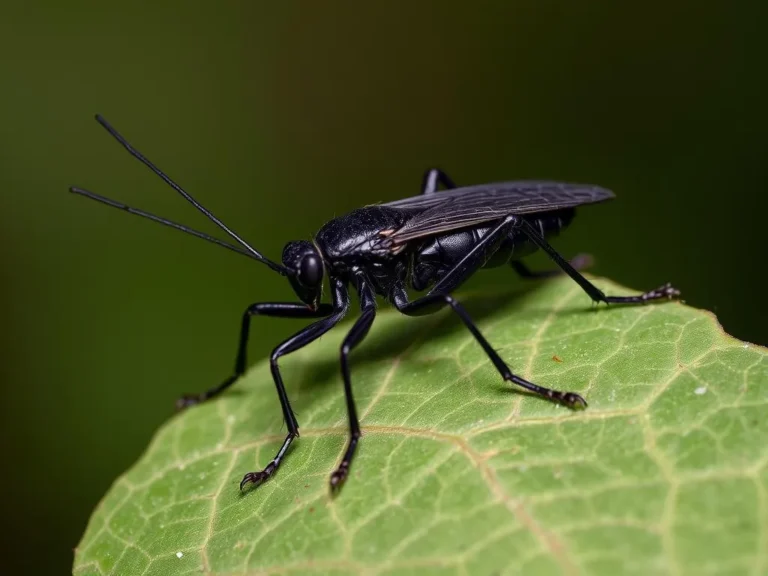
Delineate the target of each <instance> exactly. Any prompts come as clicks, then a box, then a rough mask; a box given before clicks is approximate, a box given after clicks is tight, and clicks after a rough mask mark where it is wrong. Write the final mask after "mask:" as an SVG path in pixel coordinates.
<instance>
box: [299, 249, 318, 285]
mask: <svg viewBox="0 0 768 576" xmlns="http://www.w3.org/2000/svg"><path fill="white" fill-rule="evenodd" d="M322 281H323V263H322V262H321V261H320V258H318V257H317V256H316V255H315V254H307V255H306V256H304V257H303V258H302V259H301V262H300V264H299V282H300V283H301V285H302V286H307V287H310V286H318V285H320V283H321V282H322Z"/></svg>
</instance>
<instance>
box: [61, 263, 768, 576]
mask: <svg viewBox="0 0 768 576" xmlns="http://www.w3.org/2000/svg"><path fill="white" fill-rule="evenodd" d="M596 283H597V284H598V285H599V286H600V287H601V288H602V289H603V290H605V291H606V292H612V293H616V294H626V293H632V291H629V290H627V289H625V288H622V287H619V286H616V285H614V284H612V283H610V282H609V281H607V280H604V279H597V280H596ZM460 299H461V300H462V301H463V302H464V303H465V305H466V307H467V308H468V310H469V311H470V314H471V315H472V316H473V317H474V318H475V320H476V321H477V324H478V326H479V327H480V329H481V331H482V332H483V333H484V334H485V335H486V337H487V338H488V339H489V341H490V342H491V343H492V345H493V346H494V347H495V348H496V349H497V350H499V352H500V354H501V356H502V357H503V358H504V359H505V361H507V362H508V364H509V365H510V367H511V368H512V370H513V371H515V372H516V373H518V374H520V375H521V376H523V377H526V378H529V379H531V380H533V381H534V382H537V383H539V384H541V385H544V386H550V387H553V388H558V389H562V390H570V391H574V392H578V393H580V394H582V395H583V396H584V397H585V398H586V400H587V402H589V408H588V409H587V410H585V411H583V412H572V411H570V410H568V409H567V408H563V407H560V406H555V405H552V404H550V403H548V402H546V401H544V400H542V399H540V398H537V397H533V396H530V395H527V394H525V393H521V392H520V391H518V390H517V389H514V388H513V387H511V386H509V385H507V384H506V383H505V382H503V381H502V380H501V378H500V377H499V375H498V373H497V372H496V371H495V369H494V368H493V366H492V364H491V363H490V362H489V361H488V359H487V358H486V357H485V356H484V354H483V352H482V350H481V348H480V347H479V346H478V345H477V344H476V342H475V341H474V339H473V338H472V336H471V335H470V334H469V333H468V332H467V331H466V330H465V329H464V327H463V325H462V324H461V323H460V322H459V321H458V319H456V318H454V317H453V316H452V315H451V314H450V313H449V311H443V312H441V313H439V314H435V315H433V316H429V317H424V318H418V319H413V318H406V317H402V316H399V315H398V314H396V313H395V312H393V311H391V310H389V309H387V308H383V309H382V310H381V312H380V314H379V316H378V317H377V320H376V322H375V323H374V326H373V328H372V329H371V333H370V335H369V337H368V339H367V340H366V341H365V342H364V343H363V344H362V345H361V346H360V347H359V348H358V349H356V350H355V351H354V352H353V354H352V378H353V383H354V390H355V395H356V401H357V405H358V409H359V414H360V416H361V421H362V424H363V433H364V436H363V439H362V441H361V443H360V445H359V450H358V455H357V457H356V459H355V462H354V464H353V466H352V472H351V475H350V477H349V479H348V481H347V483H346V485H345V486H344V488H343V490H342V491H341V494H340V495H339V496H338V497H336V498H332V497H331V496H330V495H329V491H328V477H329V474H330V472H331V471H332V470H333V469H334V467H335V466H336V465H337V463H338V461H339V459H340V457H341V453H342V452H343V450H344V447H345V443H346V431H347V427H346V413H345V407H344V399H343V392H342V384H341V377H340V373H339V368H338V350H339V346H340V342H341V339H342V338H343V335H344V333H345V329H344V326H346V327H347V328H348V327H349V323H345V324H344V326H342V327H340V328H338V329H336V330H334V331H332V332H331V333H329V334H328V335H326V336H325V337H323V338H322V339H321V340H320V341H318V342H315V343H314V344H312V345H311V346H309V347H307V348H305V349H303V350H301V351H299V352H297V353H295V354H293V355H291V356H289V357H287V358H285V359H284V360H283V361H282V369H283V376H284V380H285V382H286V385H287V388H288V392H289V395H290V397H291V399H292V403H293V406H294V408H295V410H296V412H297V414H298V419H299V422H300V424H301V433H302V436H301V438H300V439H299V440H298V441H297V442H295V443H294V447H293V448H292V450H291V452H290V453H289V454H288V457H287V458H286V459H285V461H284V463H283V465H282V466H281V468H280V469H279V470H278V472H277V473H276V475H275V476H274V477H273V478H272V479H271V480H269V481H268V482H267V483H266V484H264V485H263V486H261V487H260V488H258V489H256V490H251V491H249V492H247V493H245V494H241V493H240V491H239V489H238V483H239V481H240V479H241V478H242V476H243V474H244V473H245V472H248V471H251V470H258V469H261V468H262V467H263V466H264V465H265V464H266V463H267V462H268V461H269V460H270V459H271V458H272V456H273V455H274V453H275V452H276V450H277V449H278V447H279V446H280V443H281V441H282V439H283V434H284V430H285V428H284V426H283V423H282V418H281V412H280V409H279V404H278V401H277V397H276V394H275V391H274V385H273V383H272V379H271V376H270V371H269V367H268V363H266V362H261V363H258V364H257V365H255V366H254V368H253V369H252V370H251V371H250V372H249V373H248V374H247V376H246V377H245V378H244V379H243V380H242V381H241V382H238V384H237V385H236V386H234V387H233V388H232V389H231V391H230V392H228V393H226V394H225V395H223V396H222V397H220V398H217V399H216V400H215V401H211V402H209V403H206V404H204V405H201V406H198V407H195V408H193V409H191V410H188V411H186V412H184V413H182V414H179V415H176V416H174V417H173V418H171V419H170V420H169V422H168V423H167V424H165V425H164V426H163V427H162V428H161V429H160V430H159V431H158V433H157V435H156V436H155V438H154V439H153V440H152V442H151V444H150V446H149V448H148V449H147V451H146V453H145V454H144V455H143V456H142V457H141V458H140V460H139V461H138V462H137V463H136V464H135V466H134V467H133V468H131V469H130V470H129V471H128V472H127V473H126V474H125V475H123V476H122V477H121V478H119V479H118V480H117V481H116V482H115V484H114V485H113V487H112V488H111V489H110V491H109V492H108V493H107V495H106V496H105V497H104V499H103V501H102V502H101V503H100V504H99V506H98V507H97V509H96V510H95V512H94V514H93V516H92V518H91V520H90V522H89V524H88V527H87V530H86V532H85V535H84V536H83V539H82V541H81V542H80V544H79V546H78V548H77V551H76V555H75V564H74V572H75V574H78V575H91V574H94V575H95V574H199V573H201V572H202V573H206V574H232V575H246V574H248V575H250V574H271V573H279V574H296V575H299V574H301V575H304V574H360V573H366V574H382V575H383V574H473V575H474V574H586V573H589V574H607V575H609V574H610V575H613V574H619V573H622V574H643V575H645V574H707V573H711V574H714V573H717V574H731V573H732V574H744V573H753V574H758V573H766V571H768V469H767V468H766V461H767V460H768V418H767V417H766V416H767V415H768V414H767V410H766V408H767V407H768V357H767V356H766V350H765V349H763V348H761V347H759V346H755V345H752V344H746V343H744V342H740V341H738V340H736V339H734V338H732V337H730V336H727V335H725V334H724V333H723V332H722V330H721V328H720V327H719V325H718V324H717V322H716V320H715V319H714V317H713V316H712V315H711V314H709V313H707V312H703V311H700V310H696V309H693V308H690V307H687V306H685V305H683V304H680V303H675V302H671V303H664V304H658V305H647V306H637V307H629V306H627V307H618V306H615V307H610V308H606V307H605V306H601V307H599V308H597V309H594V308H593V307H591V306H590V301H589V299H588V297H587V296H586V295H585V294H584V293H583V292H582V291H581V289H580V288H579V287H578V286H577V285H575V284H574V283H573V282H572V281H570V280H569V279H567V278H562V279H557V280H553V281H549V282H546V283H540V284H534V285H532V287H531V289H529V290H527V291H524V292H520V293H516V294H510V293H504V294H492V295H482V294H475V295H470V294H465V295H464V297H463V298H460ZM255 324H256V325H258V319H256V321H255ZM254 329H258V327H256V326H254ZM180 392H181V390H180Z"/></svg>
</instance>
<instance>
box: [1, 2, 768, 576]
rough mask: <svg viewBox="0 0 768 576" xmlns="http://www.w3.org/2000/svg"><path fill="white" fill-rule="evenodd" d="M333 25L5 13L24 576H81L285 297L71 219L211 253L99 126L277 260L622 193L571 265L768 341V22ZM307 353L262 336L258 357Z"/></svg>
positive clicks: (67, 11) (651, 16)
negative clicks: (514, 206)
mask: <svg viewBox="0 0 768 576" xmlns="http://www.w3.org/2000/svg"><path fill="white" fill-rule="evenodd" d="M317 4H318V5H319V4H320V3H317ZM322 4H323V7H322V8H319V7H317V6H315V3H309V2H305V3H301V4H300V3H297V2H295V3H290V4H289V3H284V6H283V7H282V8H280V9H275V8H273V7H270V6H268V4H267V3H266V2H217V3H212V2H198V1H194V2H191V1H188V2H174V3H151V2H146V3H141V2H139V3H131V4H130V6H127V5H125V3H123V4H118V3H108V2H81V1H70V2H53V1H51V2H45V3H40V2H37V3H36V2H27V3H21V2H16V3H10V4H9V5H8V6H4V8H3V14H2V18H1V19H0V72H1V73H2V76H1V78H2V86H1V88H2V90H0V115H2V118H1V120H0V184H1V186H0V190H1V192H0V201H1V202H2V203H1V204H0V223H1V224H0V225H1V228H0V233H1V234H2V252H1V253H2V282H1V283H0V290H2V294H0V296H1V297H0V306H2V313H1V315H0V317H1V318H2V322H3V330H1V331H0V337H1V338H2V342H1V343H0V344H1V345H2V346H1V347H0V350H2V358H0V375H2V395H3V396H2V404H1V406H2V411H3V412H2V438H3V442H4V446H5V452H6V457H5V458H4V463H3V473H2V476H1V478H2V489H3V490H2V494H3V500H4V501H5V504H4V505H3V510H4V513H3V519H4V522H5V524H6V526H5V528H6V529H7V530H8V531H9V532H8V533H7V535H6V536H5V537H4V538H3V548H4V549H6V548H7V550H4V553H3V569H4V570H8V571H7V573H9V574H10V573H22V571H23V573H30V570H31V568H32V567H37V568H39V569H41V570H42V571H41V572H39V573H49V574H52V573H64V572H66V571H67V570H68V566H69V564H70V562H71V553H72V551H71V549H72V547H74V546H75V545H76V544H77V541H78V540H79V537H80V535H81V533H82V531H83V529H84V526H85V523H86V521H87V519H88V516H89V513H90V511H91V509H92V508H93V507H94V505H95V504H96V502H97V501H98V499H99V498H100V496H101V495H102V494H103V493H104V492H105V490H106V489H107V487H108V486H109V484H110V482H111V481H112V480H113V479H114V478H115V477H116V475H118V474H119V473H120V472H121V471H123V470H124V469H125V468H126V467H127V466H129V465H130V464H131V463H132V462H133V461H134V460H135V459H136V457H137V456H138V455H139V453H140V452H141V450H142V449H143V447H144V446H145V445H146V444H147V441H148V440H149V438H150V436H151V434H152V431H153V430H154V429H155V428H156V427H157V426H158V425H159V424H160V423H161V422H162V421H163V420H164V419H165V418H167V417H168V416H169V414H170V413H171V408H172V405H173V401H174V400H175V398H176V397H177V396H178V395H179V393H181V392H190V391H198V390H201V389H203V388H205V387H207V386H210V385H211V384H214V383H217V382H218V381H220V380H221V379H222V378H223V377H224V376H226V375H227V374H228V373H229V370H230V367H231V363H232V360H233V355H234V349H235V344H236V336H237V334H236V332H237V327H238V324H239V317H240V313H241V311H242V309H243V308H244V306H245V305H246V304H248V303H250V302H253V301H258V300H271V299H282V298H286V297H288V296H289V293H288V286H287V285H286V284H285V283H284V281H283V280H282V279H281V278H279V277H277V276H276V275H272V274H270V273H268V271H267V270H266V269H265V268H264V267H262V266H260V265H257V264H253V263H250V262H249V261H247V260H245V259H243V258H240V257H238V256H236V255H233V254H230V253H227V252H225V251H223V250H220V249H218V248H216V247H214V246H210V245H206V244H203V243H202V242H200V241H198V240H195V239H191V238H187V237H184V236H183V235H181V234H178V233H176V232H174V231H171V230H166V229H162V228H160V227H158V226H155V225H153V224H151V223H147V222H142V221H138V220H136V219H132V218H130V217H128V216H127V215H125V214H121V213H118V212H116V211H112V210H109V209H106V208H104V207H101V206H98V205H96V204H94V203H90V202H88V201H86V200H84V199H81V198H76V197H73V196H71V195H69V194H67V193H66V188H67V186H69V185H71V184H79V185H81V186H85V187H90V188H92V189H93V190H95V191H97V192H101V193H103V194H107V195H110V196H112V197H114V198H117V199H120V200H124V201H126V202H129V203H132V204H135V205H137V206H140V207H142V208H145V209H147V210H151V211H156V212H158V213H160V214H163V215H166V216H169V217H172V218H174V219H177V220H181V221H184V222H186V223H189V224H190V225H193V226H196V227H199V228H203V229H206V230H212V227H211V226H210V225H208V224H207V223H205V222H204V220H203V218H202V217H201V216H200V215H198V214H196V213H195V211H194V210H193V209H192V208H191V207H190V206H188V205H186V204H185V203H184V202H183V201H182V200H181V199H180V198H178V197H176V196H175V195H174V194H173V193H172V191H171V190H170V189H168V188H166V187H164V185H163V184H162V183H161V182H160V181H159V180H157V179H156V178H154V177H153V176H152V175H151V174H150V173H149V172H148V171H147V170H146V169H144V168H142V167H141V166H140V165H139V164H138V163H136V162H135V161H133V160H132V159H131V158H130V157H129V156H128V155H127V154H126V153H125V152H124V151H123V150H121V149H120V148H119V146H117V145H116V144H115V143H114V142H113V141H112V140H110V138H109V137H108V136H107V135H106V133H104V132H103V131H102V130H101V129H100V128H99V127H98V126H97V124H96V123H95V122H94V121H93V120H92V115H93V113H94V112H101V113H102V114H104V115H105V116H106V117H107V118H108V119H110V120H111V121H112V122H113V123H114V124H115V125H116V126H117V127H118V128H119V129H121V130H122V131H123V132H124V133H125V134H126V136H128V137H129V138H130V139H131V140H132V141H134V142H135V143H136V144H137V145H138V146H139V147H140V148H141V149H142V150H143V151H144V152H146V153H147V155H149V156H150V157H151V158H152V159H153V160H155V161H156V162H157V163H158V164H159V165H160V166H161V167H163V168H164V169H165V170H166V171H167V172H168V173H169V174H171V175H172V177H174V178H176V179H177V180H178V181H179V182H181V183H182V184H183V185H185V186H186V187H187V188H188V189H189V190H190V191H191V192H193V193H194V194H196V195H197V197H198V198H199V199H200V200H201V201H203V202H204V203H206V204H207V205H208V206H209V207H210V208H212V209H213V210H214V212H215V213H216V214H218V215H219V216H220V217H221V218H222V219H224V220H225V221H226V222H227V223H228V224H230V225H231V226H232V227H233V228H234V229H236V230H238V231H240V232H241V233H242V234H243V235H244V236H245V237H246V238H248V239H249V240H250V241H251V242H252V243H253V244H254V245H255V246H256V247H258V248H259V249H261V250H263V251H265V252H266V253H267V254H269V255H272V256H273V257H279V254H280V250H281V248H282V244H283V243H284V242H285V241H286V240H290V239H295V238H304V237H308V236H309V235H311V234H312V233H313V232H314V231H315V230H316V229H317V228H318V227H319V226H320V225H321V224H322V223H323V222H325V221H326V220H327V219H329V218H331V217H333V216H334V215H337V214H341V213H343V212H345V211H347V210H349V209H351V208H354V207H356V206H360V205H363V204H368V203H373V202H377V201H383V200H392V199H395V198H399V197H403V196H408V195H413V194H415V193H416V192H417V191H418V186H419V182H420V179H421V174H422V171H423V170H424V169H425V168H426V167H428V166H431V165H433V164H439V165H440V166H442V167H444V168H445V169H446V170H448V171H449V173H450V174H451V175H452V176H453V177H454V179H455V180H456V181H457V182H459V183H461V184H469V183H482V182H488V181H494V180H503V179H515V178H551V179H563V180H573V181H586V182H593V183H597V184H601V185H604V186H606V187H609V188H611V189H613V190H615V191H616V193H617V195H618V199H617V200H616V201H615V202H613V203H611V204H606V205H603V206H597V207H594V208H591V209H586V210H584V211H583V212H582V213H581V214H580V216H579V218H578V219H577V220H576V222H575V224H574V226H573V228H572V229H571V230H570V231H569V233H568V234H567V236H566V237H565V238H563V239H562V240H561V241H559V242H558V244H557V245H558V246H559V247H560V248H562V250H563V251H564V252H565V253H567V254H570V255H572V254H574V253H575V252H577V251H586V252H590V253H593V254H594V255H595V256H596V257H597V266H596V267H595V269H594V271H595V272H596V273H599V274H604V275H607V276H610V277H612V278H614V279H616V280H617V281H619V282H622V283H624V284H627V285H630V286H633V287H636V288H642V289H648V288H652V287H655V286H657V285H658V284H660V283H661V282H664V281H666V280H673V281H674V282H675V283H676V284H677V285H678V286H679V287H680V288H681V289H682V290H683V291H684V293H685V296H686V298H687V300H688V302H690V303H691V304H693V305H696V306H702V307H706V308H709V309H712V310H715V311H716V312H717V314H718V315H719V317H720V319H721V321H722V322H723V324H724V325H725V328H726V329H727V330H728V331H729V332H731V333H732V334H734V335H736V336H739V337H741V338H744V339H747V340H751V341H753V342H758V343H766V342H768V330H766V327H765V321H764V320H765V317H766V314H767V313H768V305H767V304H766V301H765V299H764V298H765V296H764V292H765V291H764V287H763V286H764V284H763V282H762V280H761V269H762V268H763V267H764V266H765V255H764V251H763V250H762V247H763V242H764V237H765V236H764V229H763V228H764V226H765V223H764V222H765V215H764V214H765V210H766V208H768V201H767V200H766V196H767V195H768V189H767V187H766V158H768V156H767V153H768V145H766V142H767V140H766V136H767V134H766V127H767V126H766V113H765V110H766V101H767V100H766V89H765V75H766V40H765V38H766V36H765V33H764V30H765V27H766V26H765V25H766V19H765V18H764V14H762V13H761V11H762V10H763V9H762V8H761V7H760V6H759V2H754V3H751V4H749V3H746V2H742V3H738V2H736V3H726V2H723V3H722V5H721V6H720V7H717V6H716V5H714V4H712V3H702V2H694V1H685V2H675V3H668V2H649V3H643V4H642V5H637V4H636V3H629V2H596V1H584V2H570V1H567V2H566V1H563V2H545V1H541V0H538V1H529V2H477V3H473V6H474V9H473V10H469V9H466V8H465V9H461V10H457V9H454V8H453V5H454V4H452V3H447V2H435V3H426V2H402V3H399V4H397V3H395V4H391V3H389V7H388V8H387V9H386V10H384V9H381V10H375V9H372V8H360V7H359V6H356V5H354V4H353V3H351V2H350V3H346V4H343V3H336V4H331V3H322ZM535 263H536V264H537V265H538V266H543V265H546V263H545V262H544V261H543V260H541V259H536V261H535ZM474 282H475V283H482V282H487V283H491V282H493V283H506V282H509V283H513V282H515V283H516V282H518V280H516V279H515V278H514V275H513V274H511V273H509V272H504V271H500V272H494V273H487V274H483V275H481V276H478V277H477V278H476V279H475V280H474ZM584 304H585V306H588V305H589V301H588V299H587V298H586V296H585V300H584ZM296 328H297V324H295V323H288V325H287V326H286V325H285V324H283V323H280V322H279V321H274V320H261V321H259V323H258V328H257V329H256V333H255V334H254V342H253V346H252V351H253V358H254V359H255V358H261V357H263V356H264V354H265V353H266V352H267V351H268V349H269V347H270V346H272V345H274V344H275V343H276V342H277V341H278V339H279V338H280V337H281V336H284V335H287V334H288V332H289V331H292V330H294V329H296ZM290 386H291V384H290V383H289V388H290ZM340 394H341V392H340ZM275 409H277V402H275ZM342 409H343V408H342V404H341V399H340V404H339V410H342Z"/></svg>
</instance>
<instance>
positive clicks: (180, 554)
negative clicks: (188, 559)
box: [176, 552, 184, 558]
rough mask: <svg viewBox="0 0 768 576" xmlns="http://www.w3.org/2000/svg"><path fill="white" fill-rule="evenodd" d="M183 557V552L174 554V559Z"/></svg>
mask: <svg viewBox="0 0 768 576" xmlns="http://www.w3.org/2000/svg"><path fill="white" fill-rule="evenodd" d="M182 556H184V552H176V558H181V557H182Z"/></svg>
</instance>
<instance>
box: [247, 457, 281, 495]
mask: <svg viewBox="0 0 768 576" xmlns="http://www.w3.org/2000/svg"><path fill="white" fill-rule="evenodd" d="M276 469H277V464H276V463H275V461H274V460H273V461H272V462H270V463H269V464H267V467H266V468H264V470H262V471H261V472H248V474H246V475H245V476H243V479H242V480H240V491H241V492H242V491H243V488H245V486H246V485H247V484H253V485H254V487H258V486H260V485H261V484H263V483H264V482H265V481H266V480H267V479H268V478H269V477H270V476H272V474H273V473H274V471H275V470H276Z"/></svg>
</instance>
